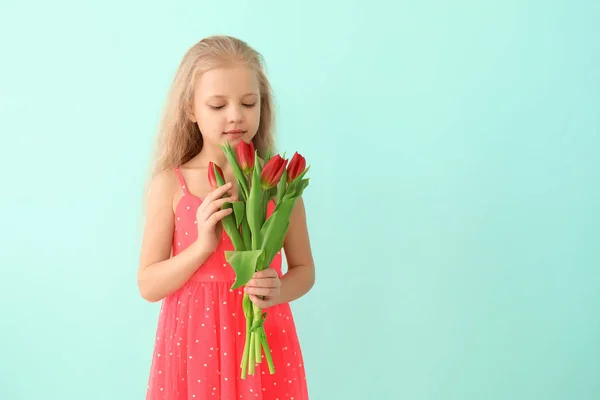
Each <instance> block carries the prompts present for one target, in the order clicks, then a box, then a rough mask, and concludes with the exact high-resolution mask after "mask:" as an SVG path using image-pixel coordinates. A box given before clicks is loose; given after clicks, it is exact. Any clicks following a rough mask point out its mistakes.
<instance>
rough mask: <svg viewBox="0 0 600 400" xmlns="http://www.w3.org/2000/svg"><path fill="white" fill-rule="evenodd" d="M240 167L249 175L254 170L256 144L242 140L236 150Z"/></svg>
mask: <svg viewBox="0 0 600 400" xmlns="http://www.w3.org/2000/svg"><path fill="white" fill-rule="evenodd" d="M235 154H236V157H237V162H238V165H239V166H240V169H241V170H242V171H243V172H244V173H245V174H248V173H250V172H251V171H252V168H254V143H252V141H250V143H246V142H244V141H243V140H240V141H239V142H238V144H237V146H236V148H235Z"/></svg>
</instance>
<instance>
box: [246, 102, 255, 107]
mask: <svg viewBox="0 0 600 400" xmlns="http://www.w3.org/2000/svg"><path fill="white" fill-rule="evenodd" d="M255 105H256V103H252V104H244V106H246V107H248V108H252V107H254V106H255Z"/></svg>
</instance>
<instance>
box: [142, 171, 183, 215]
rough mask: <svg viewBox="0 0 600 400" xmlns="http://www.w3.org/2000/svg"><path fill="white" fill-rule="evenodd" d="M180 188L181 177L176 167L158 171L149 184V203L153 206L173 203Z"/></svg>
mask: <svg viewBox="0 0 600 400" xmlns="http://www.w3.org/2000/svg"><path fill="white" fill-rule="evenodd" d="M178 188H179V179H178V177H177V174H176V173H175V170H174V169H167V170H165V171H161V172H159V173H157V174H156V175H154V176H153V177H152V179H151V180H150V183H149V185H148V194H147V200H148V204H149V205H152V206H162V205H165V204H172V203H173V199H174V196H175V193H176V191H177V189H178Z"/></svg>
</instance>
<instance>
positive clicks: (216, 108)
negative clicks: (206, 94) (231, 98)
mask: <svg viewBox="0 0 600 400" xmlns="http://www.w3.org/2000/svg"><path fill="white" fill-rule="evenodd" d="M209 107H210V108H212V109H213V110H220V109H221V108H223V107H225V106H209Z"/></svg>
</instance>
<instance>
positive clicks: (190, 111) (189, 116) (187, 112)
mask: <svg viewBox="0 0 600 400" xmlns="http://www.w3.org/2000/svg"><path fill="white" fill-rule="evenodd" d="M185 116H186V117H187V119H189V120H190V121H192V122H193V123H197V122H198V119H197V118H196V116H195V115H194V108H193V106H192V105H191V104H188V106H187V107H186V108H185Z"/></svg>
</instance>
